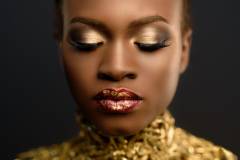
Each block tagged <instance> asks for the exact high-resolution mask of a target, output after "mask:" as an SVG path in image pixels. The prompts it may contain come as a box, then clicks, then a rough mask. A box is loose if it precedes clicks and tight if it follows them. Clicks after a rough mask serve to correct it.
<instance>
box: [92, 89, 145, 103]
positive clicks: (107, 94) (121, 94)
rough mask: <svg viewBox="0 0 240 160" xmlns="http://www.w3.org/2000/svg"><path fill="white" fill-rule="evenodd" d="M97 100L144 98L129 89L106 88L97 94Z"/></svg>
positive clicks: (95, 97)
mask: <svg viewBox="0 0 240 160" xmlns="http://www.w3.org/2000/svg"><path fill="white" fill-rule="evenodd" d="M94 99H95V100H104V99H110V100H116V101H117V100H143V97H141V96H139V95H138V94H137V93H134V92H133V91H131V90H130V89H127V88H106V89H103V90H102V91H100V92H99V93H97V94H96V95H95V96H94Z"/></svg>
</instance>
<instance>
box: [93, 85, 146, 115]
mask: <svg viewBox="0 0 240 160" xmlns="http://www.w3.org/2000/svg"><path fill="white" fill-rule="evenodd" d="M94 100H96V101H97V103H98V104H99V105H98V108H99V109H101V110H103V111H105V112H108V113H129V112H131V111H133V110H134V108H136V107H138V106H139V104H140V103H141V102H142V100H143V98H142V97H140V96H138V95H137V94H136V93H134V92H133V91H130V90H129V89H127V88H117V89H114V88H108V89H104V90H102V91H100V92H99V93H98V94H97V95H96V96H94Z"/></svg>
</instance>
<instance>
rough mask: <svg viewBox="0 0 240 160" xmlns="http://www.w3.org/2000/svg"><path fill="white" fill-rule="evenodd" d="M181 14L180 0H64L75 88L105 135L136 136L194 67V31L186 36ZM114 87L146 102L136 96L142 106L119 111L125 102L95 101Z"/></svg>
mask: <svg viewBox="0 0 240 160" xmlns="http://www.w3.org/2000/svg"><path fill="white" fill-rule="evenodd" d="M181 13H182V1H180V0H65V1H64V3H63V21H64V27H63V28H64V36H63V40H62V41H61V42H60V48H61V50H62V55H61V58H62V61H63V65H64V69H65V72H66V76H67V79H68V82H69V85H70V89H71V92H72V94H73V97H74V98H75V100H76V102H77V104H78V107H79V109H80V111H81V112H82V114H83V115H84V116H85V117H87V118H88V119H89V120H90V121H91V122H92V123H93V124H94V125H95V126H96V127H97V128H98V129H100V130H101V131H102V132H104V133H105V134H107V135H113V136H117V135H131V134H134V133H136V132H138V131H140V130H141V129H143V128H144V127H146V126H147V125H148V124H149V123H150V122H151V121H152V120H153V119H154V118H155V117H156V116H157V115H159V114H161V113H163V112H164V110H166V108H167V107H168V106H169V104H170V102H171V100H172V98H173V96H174V94H175V90H176V87H177V83H178V79H179V76H180V74H181V73H182V72H183V71H184V70H185V68H186V66H187V63H188V52H189V46H190V39H191V38H190V37H191V33H190V32H185V33H186V34H183V35H182V32H181V20H182V19H181V18H182V14H181ZM109 88H112V89H116V90H118V89H123V88H124V89H125V90H124V91H126V90H130V91H133V92H134V93H136V94H137V95H138V96H140V97H142V99H141V100H137V101H136V100H135V101H134V100H133V99H134V98H133V97H130V98H133V99H131V100H128V102H130V104H132V105H133V102H137V103H134V104H135V106H134V107H132V108H130V109H128V110H124V111H123V108H124V107H126V106H124V107H123V108H121V105H120V106H115V108H114V107H113V105H116V104H117V101H119V100H120V99H118V100H114V101H113V99H107V98H106V97H107V96H105V97H104V96H103V97H101V98H102V100H103V98H105V99H104V100H105V102H106V103H111V104H108V105H107V106H109V105H110V109H109V108H107V109H106V107H105V108H104V107H103V105H101V104H102V103H98V102H100V100H99V99H98V101H96V99H94V97H95V96H96V94H98V93H99V92H101V91H103V90H104V89H109ZM107 91H108V90H107ZM105 92H106V90H105V91H104V93H105ZM106 93H108V92H106ZM125 93H127V97H128V96H129V94H128V92H125ZM125 93H123V94H125ZM110 98H112V97H111V96H110ZM135 98H136V97H135ZM101 102H103V101H101ZM113 103H115V104H113ZM119 103H120V102H119ZM111 105H112V106H111ZM111 107H112V108H111ZM118 107H120V108H118Z"/></svg>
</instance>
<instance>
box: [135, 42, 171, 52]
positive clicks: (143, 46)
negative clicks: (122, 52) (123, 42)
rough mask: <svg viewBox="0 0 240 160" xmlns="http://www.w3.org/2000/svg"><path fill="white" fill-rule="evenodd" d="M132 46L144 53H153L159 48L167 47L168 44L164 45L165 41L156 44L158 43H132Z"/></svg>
mask: <svg viewBox="0 0 240 160" xmlns="http://www.w3.org/2000/svg"><path fill="white" fill-rule="evenodd" d="M134 44H135V45H136V46H137V47H138V48H139V49H140V50H141V51H144V52H154V51H157V50H159V49H161V48H165V47H168V46H169V44H167V43H166V41H163V42H158V43H140V42H134Z"/></svg>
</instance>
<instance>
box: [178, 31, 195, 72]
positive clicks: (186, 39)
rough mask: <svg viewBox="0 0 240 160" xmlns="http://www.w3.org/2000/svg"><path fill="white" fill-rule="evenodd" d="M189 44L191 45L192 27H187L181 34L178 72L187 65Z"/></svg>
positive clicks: (183, 69)
mask: <svg viewBox="0 0 240 160" xmlns="http://www.w3.org/2000/svg"><path fill="white" fill-rule="evenodd" d="M191 46H192V29H188V30H187V31H185V32H184V33H183V35H182V55H181V62H180V74H182V73H184V72H185V70H186V69H187V67H188V64H189V59H190V49H191Z"/></svg>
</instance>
